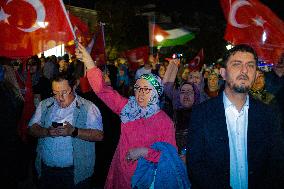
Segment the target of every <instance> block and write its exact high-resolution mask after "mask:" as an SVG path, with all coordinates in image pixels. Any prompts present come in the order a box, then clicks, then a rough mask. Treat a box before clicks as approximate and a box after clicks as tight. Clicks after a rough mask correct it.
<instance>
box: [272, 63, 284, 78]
mask: <svg viewBox="0 0 284 189" xmlns="http://www.w3.org/2000/svg"><path fill="white" fill-rule="evenodd" d="M273 70H274V72H275V73H276V74H277V75H278V76H279V77H282V76H283V75H284V62H281V63H278V64H276V65H274V66H273Z"/></svg>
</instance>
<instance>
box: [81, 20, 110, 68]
mask: <svg viewBox="0 0 284 189" xmlns="http://www.w3.org/2000/svg"><path fill="white" fill-rule="evenodd" d="M95 31H96V32H95V34H94V36H93V38H92V39H91V41H90V43H89V44H88V46H87V47H86V48H87V50H88V51H89V53H90V54H91V57H92V58H93V60H94V61H96V64H97V66H99V67H101V66H103V65H105V64H106V60H107V57H106V51H105V37H104V26H103V24H102V23H100V24H99V25H98V26H97V27H96V30H95Z"/></svg>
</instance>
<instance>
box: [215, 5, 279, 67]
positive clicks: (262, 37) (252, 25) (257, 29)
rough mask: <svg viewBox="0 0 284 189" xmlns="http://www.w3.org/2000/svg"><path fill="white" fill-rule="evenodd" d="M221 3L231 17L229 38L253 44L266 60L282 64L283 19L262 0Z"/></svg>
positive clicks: (226, 34)
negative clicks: (280, 61)
mask: <svg viewBox="0 0 284 189" xmlns="http://www.w3.org/2000/svg"><path fill="white" fill-rule="evenodd" d="M220 2H221V5H222V8H223V11H224V15H225V18H226V19H227V28H226V32H225V36H224V38H225V40H227V41H229V42H231V43H232V44H234V45H236V44H241V43H245V44H249V45H251V46H252V47H253V48H254V49H255V50H256V52H257V54H258V56H259V58H260V59H262V60H263V61H265V62H268V63H278V61H279V58H280V55H281V53H283V52H284V23H283V21H282V20H281V19H279V18H278V17H277V16H276V15H275V14H274V13H273V12H272V11H271V10H270V9H269V8H268V7H266V6H265V5H263V4H262V3H261V2H260V1H258V0H246V1H244V0H220ZM230 2H231V3H230Z"/></svg>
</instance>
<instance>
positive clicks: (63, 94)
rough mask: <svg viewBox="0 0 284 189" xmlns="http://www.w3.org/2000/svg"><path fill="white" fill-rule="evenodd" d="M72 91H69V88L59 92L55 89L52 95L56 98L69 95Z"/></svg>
mask: <svg viewBox="0 0 284 189" xmlns="http://www.w3.org/2000/svg"><path fill="white" fill-rule="evenodd" d="M70 93H71V91H70V92H68V91H67V90H64V91H62V92H58V91H56V92H55V91H53V92H52V95H53V97H55V98H58V97H63V98H64V97H66V96H67V95H69V94H70Z"/></svg>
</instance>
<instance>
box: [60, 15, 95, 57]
mask: <svg viewBox="0 0 284 189" xmlns="http://www.w3.org/2000/svg"><path fill="white" fill-rule="evenodd" d="M68 15H69V19H70V22H71V25H72V27H73V29H74V33H75V36H76V38H77V39H78V41H79V42H80V43H81V44H82V45H83V46H86V45H87V44H88V42H89V41H90V36H89V35H90V32H89V27H88V25H87V24H86V23H85V22H83V21H82V20H81V19H80V18H78V17H76V16H74V15H72V14H70V13H69V14H68ZM65 48H66V50H67V51H68V52H69V53H70V54H75V42H74V40H72V41H71V42H69V43H68V44H67V45H66V46H65Z"/></svg>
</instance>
